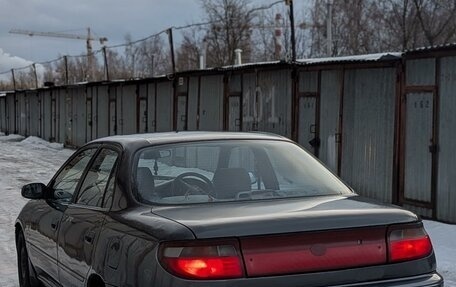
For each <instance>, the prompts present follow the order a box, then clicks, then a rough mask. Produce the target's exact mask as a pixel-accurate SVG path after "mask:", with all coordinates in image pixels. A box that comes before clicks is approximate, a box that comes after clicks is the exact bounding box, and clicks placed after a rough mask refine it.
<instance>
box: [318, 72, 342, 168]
mask: <svg viewBox="0 0 456 287" xmlns="http://www.w3.org/2000/svg"><path fill="white" fill-rule="evenodd" d="M342 75H343V73H342V71H340V70H329V71H322V72H321V87H320V148H319V152H318V156H319V158H320V160H321V161H322V162H323V163H325V164H326V166H327V167H329V168H330V169H331V170H333V171H334V172H337V160H338V156H339V141H338V139H339V116H340V113H339V110H340V97H341V91H342V90H341V88H342V81H343V80H342Z"/></svg>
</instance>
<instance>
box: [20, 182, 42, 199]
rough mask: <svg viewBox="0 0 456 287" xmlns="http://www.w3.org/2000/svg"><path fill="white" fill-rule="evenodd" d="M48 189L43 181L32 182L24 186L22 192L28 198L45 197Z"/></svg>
mask: <svg viewBox="0 0 456 287" xmlns="http://www.w3.org/2000/svg"><path fill="white" fill-rule="evenodd" d="M46 189H47V186H46V185H44V184H42V183H37V182H36V183H30V184H27V185H24V186H23V187H22V190H21V194H22V196H23V197H25V198H28V199H44V198H45V196H46Z"/></svg>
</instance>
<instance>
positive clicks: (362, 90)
mask: <svg viewBox="0 0 456 287" xmlns="http://www.w3.org/2000/svg"><path fill="white" fill-rule="evenodd" d="M344 80H345V83H344V98H343V99H344V103H343V109H344V110H343V127H342V133H343V134H342V164H341V176H342V178H343V179H344V180H345V181H346V182H348V183H349V184H350V185H351V186H352V187H354V189H355V190H356V192H358V193H359V194H361V195H364V196H368V197H371V198H376V199H379V200H382V201H384V202H391V199H392V186H393V184H392V176H393V150H394V111H395V108H394V105H395V91H396V70H395V69H394V68H377V69H356V70H347V71H346V72H345V79H344Z"/></svg>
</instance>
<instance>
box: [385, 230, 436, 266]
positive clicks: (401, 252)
mask: <svg viewBox="0 0 456 287" xmlns="http://www.w3.org/2000/svg"><path fill="white" fill-rule="evenodd" d="M431 252H432V243H431V239H430V238H429V236H428V235H427V233H426V231H425V230H424V228H423V226H422V225H419V226H416V225H415V226H406V227H402V228H399V229H397V228H396V227H395V228H394V230H390V233H389V260H390V262H400V261H407V260H415V259H419V258H424V257H426V256H429V255H430V254H431Z"/></svg>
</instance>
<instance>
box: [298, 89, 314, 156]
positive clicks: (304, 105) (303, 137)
mask: <svg viewBox="0 0 456 287" xmlns="http://www.w3.org/2000/svg"><path fill="white" fill-rule="evenodd" d="M316 107H317V99H316V98H315V97H301V98H299V114H298V128H299V130H298V143H299V144H300V145H302V146H303V147H304V148H305V149H306V150H308V151H309V152H310V153H312V154H315V149H314V146H312V144H311V141H313V140H315V137H316V125H315V117H316V111H317V109H316Z"/></svg>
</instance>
